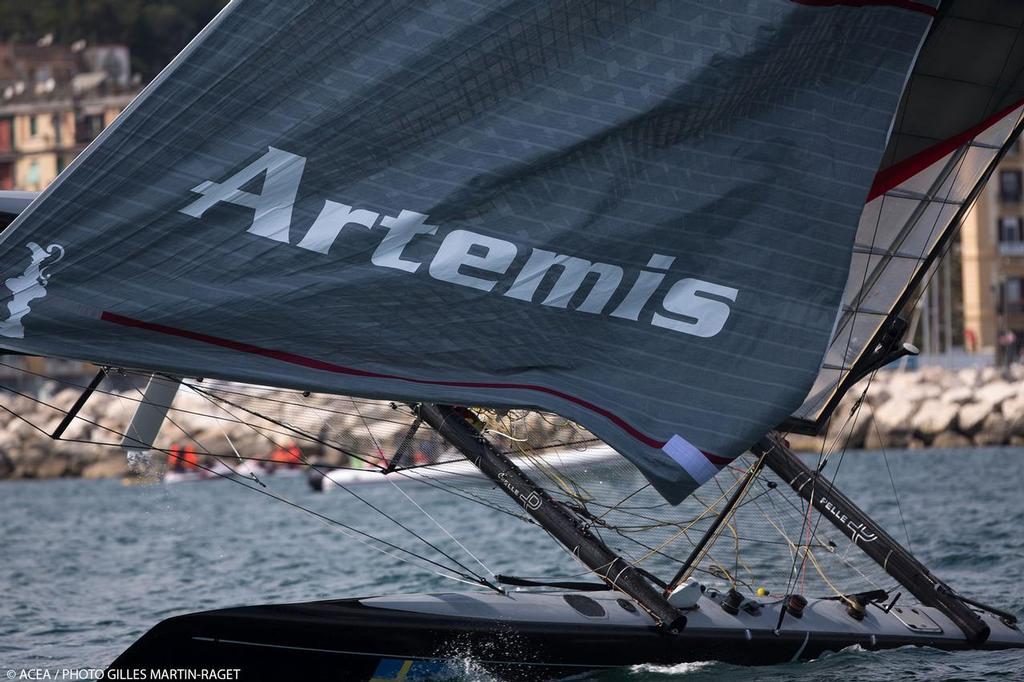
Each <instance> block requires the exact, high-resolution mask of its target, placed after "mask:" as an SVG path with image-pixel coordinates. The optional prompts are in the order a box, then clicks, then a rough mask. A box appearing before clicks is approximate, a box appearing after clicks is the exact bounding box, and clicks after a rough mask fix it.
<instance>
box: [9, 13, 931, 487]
mask: <svg viewBox="0 0 1024 682" xmlns="http://www.w3.org/2000/svg"><path fill="white" fill-rule="evenodd" d="M934 14H935V3H927V2H906V3H890V2H879V3H871V2H857V3H843V2H790V1H787V0H742V1H741V0H732V1H723V2H718V3H714V5H713V6H709V3H707V2H704V1H703V0H702V1H700V2H697V1H694V2H684V1H682V0H675V1H673V2H654V1H652V2H636V3H628V4H615V3H600V2H541V1H523V0H520V1H512V0H505V1H497V0H495V1H493V2H477V1H473V2H469V1H460V0H445V1H444V2H427V1H417V2H394V1H391V0H388V1H387V2H384V1H372V0H361V1H359V2H325V1H312V0H305V1H297V2H288V3H280V2H268V1H265V0H236V1H235V2H232V3H231V4H230V5H229V6H228V7H227V8H226V9H225V10H224V11H223V12H222V13H221V14H220V15H219V16H218V17H217V19H215V20H214V22H213V24H211V26H209V27H207V29H205V30H204V32H203V33H202V34H201V35H200V37H199V38H197V40H196V41H194V42H193V43H192V44H191V45H190V46H189V47H188V48H187V49H186V51H185V52H184V53H183V54H182V55H180V56H179V58H177V59H176V60H175V62H174V63H172V65H171V66H170V67H168V69H167V70H166V71H165V72H164V73H163V74H161V76H160V77H159V78H158V79H157V81H156V82H154V84H152V85H151V86H150V87H149V88H148V89H147V90H146V91H145V92H144V93H143V94H142V95H141V96H140V97H139V98H138V99H137V100H136V101H135V102H134V103H133V104H132V106H131V107H130V108H129V109H128V110H127V111H126V113H125V114H124V115H123V116H122V117H121V118H119V119H118V121H117V122H116V123H115V125H114V126H112V127H111V128H110V129H108V130H107V131H106V132H105V133H104V134H103V135H102V136H101V137H100V138H99V139H98V140H97V142H96V143H94V144H93V145H92V146H91V147H90V148H89V149H88V150H87V151H86V152H85V153H84V154H83V155H82V156H81V157H80V158H79V159H78V160H76V162H75V163H74V164H73V165H72V166H71V167H70V168H69V169H68V171H66V172H65V173H64V174H63V175H62V176H61V177H60V178H59V179H58V180H57V181H56V182H55V183H54V185H53V186H51V187H50V188H49V189H48V190H47V191H46V192H45V193H44V195H43V196H42V197H41V199H40V200H38V201H36V202H35V203H33V205H32V206H31V207H30V208H29V209H28V210H27V211H26V212H25V213H24V214H23V215H22V216H20V217H19V219H18V220H17V221H16V222H15V223H14V224H13V225H12V226H11V227H10V228H8V229H7V230H6V231H5V232H4V233H3V236H2V237H0V239H2V244H0V273H2V275H0V279H2V281H4V282H5V284H6V287H7V288H8V289H9V295H8V296H7V298H6V309H7V311H8V312H9V315H8V316H7V319H6V320H5V321H3V322H2V323H0V334H2V336H0V342H2V344H3V345H4V346H6V347H7V348H10V349H14V350H18V351H23V352H27V353H36V354H42V355H50V356H59V357H71V358H79V359H86V360H91V361H94V362H99V363H103V364H110V365H115V366H127V367H133V368H141V369H145V370H148V371H163V372H169V373H173V374H176V375H185V376H204V377H217V378H223V379H229V380H235V381H243V382H250V383H261V384H268V385H273V386H282V387H292V388H297V389H308V390H314V391H323V392H332V393H345V394H353V395H362V396H368V397H384V398H389V399H405V400H423V401H433V402H450V403H458V404H470V405H493V406H523V407H537V408H541V409H545V410H550V411H553V412H558V413H560V414H562V415H564V416H566V417H569V418H571V419H574V420H576V421H578V422H580V423H581V424H583V425H585V426H586V427H587V428H589V429H590V430H591V431H592V432H593V433H594V434H595V435H597V436H598V437H600V438H602V439H603V440H605V441H606V442H608V443H609V444H610V445H612V446H613V447H614V448H616V449H617V450H618V451H620V452H621V453H622V454H623V455H624V456H625V457H627V458H628V459H629V460H630V461H631V462H633V463H634V464H635V465H636V466H637V467H638V468H639V469H640V470H641V471H643V473H644V474H645V475H646V476H647V477H648V479H649V480H650V481H651V482H652V483H653V484H654V485H655V487H656V488H657V489H658V491H659V492H660V493H661V494H662V495H663V496H665V498H666V499H668V500H670V501H672V502H678V501H679V500H681V499H683V498H684V497H685V496H686V495H687V494H688V493H689V492H690V491H692V490H693V489H694V488H695V487H696V486H698V485H699V484H701V483H703V482H704V481H706V480H707V479H709V478H710V477H711V476H713V475H714V474H715V473H716V472H717V471H718V470H719V468H720V467H722V466H724V465H725V464H726V463H728V462H729V461H731V459H732V458H734V457H736V456H737V455H739V454H740V453H741V452H742V451H744V450H745V449H746V448H747V447H748V446H750V445H751V444H752V443H753V442H754V441H755V440H757V439H758V438H760V437H761V436H762V435H763V434H764V433H765V432H766V431H767V430H768V429H769V428H771V427H772V426H774V425H775V424H777V423H779V421H781V420H782V419H783V418H784V417H786V416H787V415H788V414H790V413H791V412H792V411H793V410H794V409H796V407H797V406H798V405H799V404H800V402H801V400H803V399H804V397H805V396H806V395H807V392H808V390H809V389H810V387H811V383H812V381H813V380H814V377H815V374H816V372H817V370H818V368H819V366H820V364H821V358H822V355H823V352H824V350H825V348H826V346H827V345H828V343H829V341H830V333H831V330H832V327H833V322H834V320H835V317H836V311H837V309H838V307H839V304H840V297H841V294H842V291H843V287H844V285H845V283H846V280H847V271H848V269H849V263H850V254H851V250H852V248H853V240H854V236H855V234H856V231H857V218H858V215H860V213H861V210H862V208H863V202H864V196H865V194H866V193H867V192H868V189H869V187H870V185H871V183H872V180H873V178H874V175H875V171H876V169H877V168H878V167H879V163H880V161H881V158H882V156H881V155H882V152H883V151H884V148H885V144H886V139H887V134H888V132H889V130H890V127H891V124H892V121H893V115H894V112H895V111H896V109H897V107H898V104H899V101H900V96H901V92H902V89H903V87H904V85H905V83H906V79H907V75H908V73H909V71H910V69H911V66H912V62H913V59H914V57H915V54H916V52H917V49H918V47H919V45H920V44H921V40H922V38H923V36H924V35H925V33H926V31H927V30H928V27H929V26H930V24H931V22H932V19H933V16H934Z"/></svg>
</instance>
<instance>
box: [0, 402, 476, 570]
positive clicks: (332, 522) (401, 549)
mask: <svg viewBox="0 0 1024 682" xmlns="http://www.w3.org/2000/svg"><path fill="white" fill-rule="evenodd" d="M0 389H4V390H7V391H10V392H12V393H16V394H17V395H21V396H23V397H26V398H28V399H29V400H32V401H34V402H37V403H39V404H42V405H45V406H47V407H49V408H51V409H53V410H56V411H58V412H65V411H64V410H61V409H60V408H57V407H54V406H52V405H50V404H49V403H46V402H45V401H43V400H39V399H36V398H33V397H32V396H29V395H26V394H24V393H21V392H20V391H16V390H14V389H11V388H10V387H8V386H4V385H0ZM0 409H3V410H4V411H6V412H8V413H9V414H11V415H12V416H14V417H16V418H17V419H20V420H21V421H23V422H25V423H26V424H28V425H29V426H31V427H32V428H34V429H36V430H37V431H39V432H40V433H42V434H43V435H45V436H49V434H48V433H47V432H46V431H44V430H43V429H42V428H40V427H38V426H36V425H35V424H34V423H32V422H31V421H29V420H28V419H26V418H25V417H23V416H22V415H20V414H18V413H17V412H14V411H13V410H11V409H10V408H8V407H6V406H4V405H0ZM78 419H81V420H82V421H84V422H86V423H89V424H92V425H93V426H96V427H98V428H100V429H103V430H104V431H109V432H110V433H113V434H114V435H115V436H120V437H122V438H125V437H127V434H126V433H123V432H120V431H118V430H117V429H114V428H111V427H109V426H104V425H102V424H100V423H98V422H95V421H93V420H91V419H87V418H85V417H78ZM193 440H194V439H193ZM69 442H84V443H88V442H91V441H80V440H75V441H69ZM196 443H197V444H199V443H198V441H196ZM199 445H200V447H202V445H201V444H199ZM151 449H152V450H156V451H157V452H163V453H164V454H166V455H167V456H170V457H174V458H176V459H178V460H183V459H184V458H183V457H182V456H181V455H179V454H176V453H173V452H170V451H169V450H163V449H160V448H151ZM204 454H210V453H204ZM213 456H214V457H216V456H215V455H213ZM195 466H196V467H197V468H199V469H202V470H204V471H207V472H209V473H211V474H213V475H214V476H217V477H219V478H223V479H225V480H228V481H232V482H234V483H237V484H239V485H241V486H242V487H244V488H247V489H249V490H253V491H255V492H257V493H261V494H263V495H266V496H267V497H271V498H273V499H276V500H279V501H281V502H283V503H285V504H287V505H289V506H291V507H294V508H296V509H298V510H300V511H303V512H306V513H307V514H310V515H312V516H314V517H316V518H318V519H320V520H321V521H323V522H325V523H327V524H328V525H330V526H332V527H337V528H340V529H344V530H347V531H349V532H351V533H355V534H356V535H357V536H363V537H365V538H369V539H371V540H373V541H374V542H379V543H381V544H383V545H385V546H387V547H390V548H392V549H394V550H396V551H398V552H402V553H405V554H408V555H409V556H412V557H415V558H417V559H419V560H420V561H424V562H426V563H429V564H431V565H433V566H436V567H437V568H439V569H441V570H442V571H451V568H450V567H448V566H444V565H443V564H440V563H438V562H436V561H434V560H433V559H430V558H429V557H425V556H422V555H420V554H418V553H417V552H413V551H412V550H409V549H406V548H404V547H400V546H398V545H395V544H394V543H392V542H389V541H387V540H384V539H382V538H378V537H376V536H373V535H371V534H369V533H366V532H364V531H361V530H359V529H358V528H354V527H352V526H348V525H346V524H344V523H342V522H341V521H338V520H336V519H333V518H331V517H329V516H326V515H324V514H321V513H320V512H317V511H314V510H312V509H309V508H308V507H304V506H303V505H301V504H298V503H296V502H293V501H291V500H289V499H287V498H285V497H283V496H281V495H279V494H277V493H274V492H271V491H269V490H266V489H262V488H256V487H253V486H251V485H248V484H246V483H245V482H244V481H246V480H249V479H245V478H234V477H232V476H227V475H225V474H222V473H221V472H219V471H215V470H214V469H212V468H210V467H207V466H205V465H202V464H199V463H195ZM343 534H345V535H346V537H351V538H352V539H354V540H356V541H358V542H360V543H362V544H365V545H367V546H368V547H370V548H372V549H374V550H376V551H378V552H381V553H383V554H387V555H388V556H391V557H392V558H395V559H397V560H399V561H403V562H405V563H410V564H411V563H412V562H410V561H409V560H408V559H404V558H402V557H401V556H397V555H395V554H393V553H391V552H387V551H386V550H383V549H381V548H380V547H377V546H376V545H373V544H372V543H369V542H367V541H365V540H362V539H360V538H359V537H353V536H351V535H349V534H347V533H343ZM412 565H415V564H412ZM419 568H423V567H422V566H420V567H419ZM428 570H430V569H428ZM432 572H433V573H436V574H437V575H441V576H443V577H446V578H450V579H452V580H458V581H459V582H465V583H469V584H474V585H484V586H487V587H490V588H491V589H495V588H494V586H493V585H488V584H486V583H482V582H480V581H479V578H478V577H476V576H474V575H473V574H472V572H470V573H469V575H468V578H469V579H467V576H462V577H455V576H452V575H448V573H446V572H439V571H436V570H432ZM474 578H476V580H474Z"/></svg>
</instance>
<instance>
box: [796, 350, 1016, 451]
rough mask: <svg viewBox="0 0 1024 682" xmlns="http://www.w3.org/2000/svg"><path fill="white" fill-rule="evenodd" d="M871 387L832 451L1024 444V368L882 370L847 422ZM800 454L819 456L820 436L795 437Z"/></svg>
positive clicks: (836, 423) (838, 423)
mask: <svg viewBox="0 0 1024 682" xmlns="http://www.w3.org/2000/svg"><path fill="white" fill-rule="evenodd" d="M865 385H867V384H866V382H864V383H862V384H861V385H859V386H857V387H855V388H854V390H853V391H851V392H850V394H849V395H848V396H846V398H844V400H843V402H842V404H841V405H840V407H839V409H838V410H837V411H836V413H835V416H834V417H833V419H832V425H831V428H830V431H829V434H828V436H827V441H828V443H829V446H830V447H831V446H832V443H833V442H835V443H836V444H837V445H838V446H839V447H843V446H845V447H848V448H863V449H867V450H876V449H879V448H883V447H884V448H920V447H929V446H930V447H944V448H953V447H969V446H989V445H1024V366H1021V365H1014V366H1012V367H1010V368H1008V369H997V368H994V367H985V368H980V369H973V368H972V369H961V370H956V371H953V370H944V369H941V368H938V367H926V368H923V369H920V370H916V371H893V370H886V371H881V372H878V373H877V374H876V375H875V377H874V379H873V380H872V381H871V383H870V385H869V386H868V389H867V392H866V394H864V401H863V405H862V406H861V410H860V412H859V414H858V415H857V416H856V417H855V418H853V419H849V420H848V419H847V416H848V415H849V414H850V409H851V408H852V407H853V406H854V404H855V402H856V400H857V399H858V398H859V397H861V395H862V393H864V386H865ZM789 441H790V444H791V445H792V446H793V448H794V449H797V450H803V451H817V450H819V449H820V448H821V447H822V442H823V439H822V438H821V437H808V436H796V435H791V436H789Z"/></svg>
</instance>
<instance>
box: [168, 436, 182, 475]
mask: <svg viewBox="0 0 1024 682" xmlns="http://www.w3.org/2000/svg"><path fill="white" fill-rule="evenodd" d="M184 469H185V467H184V465H183V464H182V461H181V448H179V447H178V444H177V443H175V444H174V445H172V446H171V449H170V451H168V453H167V470H168V471H179V472H180V471H184Z"/></svg>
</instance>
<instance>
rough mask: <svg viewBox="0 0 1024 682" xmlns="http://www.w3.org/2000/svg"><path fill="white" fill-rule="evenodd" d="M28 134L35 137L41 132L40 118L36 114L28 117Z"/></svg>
mask: <svg viewBox="0 0 1024 682" xmlns="http://www.w3.org/2000/svg"><path fill="white" fill-rule="evenodd" d="M28 134H29V136H30V137H35V136H36V135H38V134H39V119H38V117H36V116H29V117H28Z"/></svg>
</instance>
